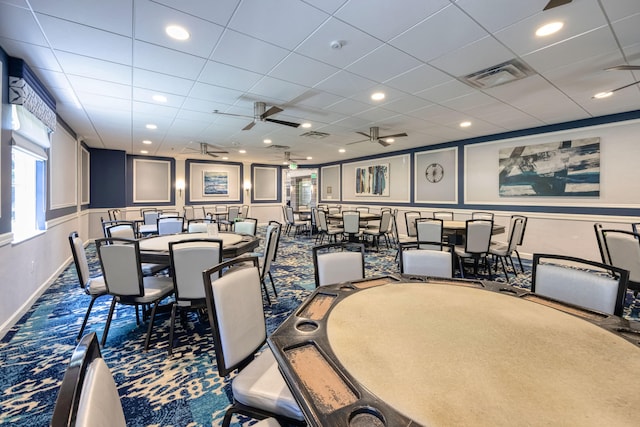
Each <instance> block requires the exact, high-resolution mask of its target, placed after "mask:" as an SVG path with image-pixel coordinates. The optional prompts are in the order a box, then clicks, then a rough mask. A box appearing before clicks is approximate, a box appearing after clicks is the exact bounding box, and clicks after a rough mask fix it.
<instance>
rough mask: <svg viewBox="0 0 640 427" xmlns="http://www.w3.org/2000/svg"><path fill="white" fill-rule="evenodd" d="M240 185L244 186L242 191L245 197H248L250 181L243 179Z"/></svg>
mask: <svg viewBox="0 0 640 427" xmlns="http://www.w3.org/2000/svg"><path fill="white" fill-rule="evenodd" d="M242 187H243V188H244V191H245V192H246V193H247V197H249V191H251V181H245V182H244V184H242Z"/></svg>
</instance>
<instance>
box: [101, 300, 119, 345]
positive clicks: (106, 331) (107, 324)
mask: <svg viewBox="0 0 640 427" xmlns="http://www.w3.org/2000/svg"><path fill="white" fill-rule="evenodd" d="M115 308H116V297H115V296H114V297H113V299H112V300H111V307H109V315H108V316H107V323H106V325H104V332H103V333H102V341H101V342H100V345H102V346H103V347H104V343H105V342H107V334H108V333H109V326H111V317H113V310H114V309H115Z"/></svg>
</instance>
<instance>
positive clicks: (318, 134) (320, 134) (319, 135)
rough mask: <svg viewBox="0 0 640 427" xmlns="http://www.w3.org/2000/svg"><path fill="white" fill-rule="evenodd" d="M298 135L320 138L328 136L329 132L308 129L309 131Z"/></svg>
mask: <svg viewBox="0 0 640 427" xmlns="http://www.w3.org/2000/svg"><path fill="white" fill-rule="evenodd" d="M300 136H305V137H307V138H313V139H322V138H326V137H328V136H329V134H328V133H324V132H317V131H315V130H310V131H309V132H305V133H303V134H302V135H300Z"/></svg>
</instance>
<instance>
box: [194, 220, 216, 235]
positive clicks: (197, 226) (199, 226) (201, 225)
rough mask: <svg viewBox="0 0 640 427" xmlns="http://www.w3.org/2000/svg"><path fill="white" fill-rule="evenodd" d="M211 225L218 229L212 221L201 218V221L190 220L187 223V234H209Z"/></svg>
mask: <svg viewBox="0 0 640 427" xmlns="http://www.w3.org/2000/svg"><path fill="white" fill-rule="evenodd" d="M209 224H215V226H216V228H217V227H218V224H216V222H215V221H214V220H212V219H207V218H200V219H190V220H189V222H188V223H187V232H188V233H207V232H208V231H209V228H208V227H209Z"/></svg>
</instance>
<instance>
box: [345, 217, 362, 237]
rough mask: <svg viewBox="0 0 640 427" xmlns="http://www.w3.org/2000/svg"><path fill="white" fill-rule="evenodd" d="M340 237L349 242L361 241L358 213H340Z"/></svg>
mask: <svg viewBox="0 0 640 427" xmlns="http://www.w3.org/2000/svg"><path fill="white" fill-rule="evenodd" d="M342 228H343V230H342V235H343V236H344V238H345V239H348V240H349V241H350V242H359V241H360V240H362V229H361V228H360V211H342Z"/></svg>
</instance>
